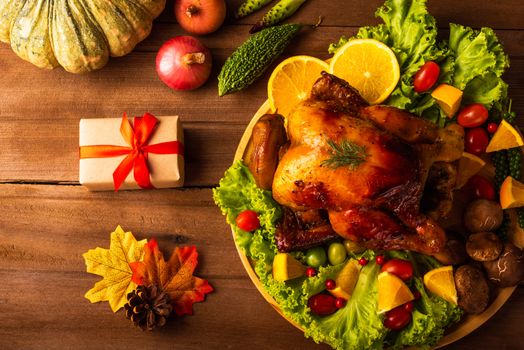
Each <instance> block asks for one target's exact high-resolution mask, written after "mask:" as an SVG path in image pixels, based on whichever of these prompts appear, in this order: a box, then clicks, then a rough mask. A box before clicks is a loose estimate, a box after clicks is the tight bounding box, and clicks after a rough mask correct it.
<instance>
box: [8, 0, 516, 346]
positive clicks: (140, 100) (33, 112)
mask: <svg viewBox="0 0 524 350" xmlns="http://www.w3.org/2000/svg"><path fill="white" fill-rule="evenodd" d="M240 2H241V0H231V1H228V7H229V12H232V11H233V10H234V9H235V8H236V6H238V4H239V3H240ZM382 3H383V1H382V0H369V1H364V0H352V1H348V0H331V1H322V0H310V1H308V2H306V4H305V5H304V6H303V7H302V8H301V9H300V10H299V11H298V12H297V14H296V15H295V16H293V17H292V19H290V20H288V22H301V23H306V24H307V23H309V24H313V23H315V22H316V21H317V19H318V16H319V15H323V17H324V20H323V24H322V26H321V27H319V28H317V29H315V30H306V31H305V32H304V33H302V34H301V35H300V37H298V38H297V40H295V41H294V42H293V44H292V45H290V47H289V48H288V49H287V50H286V51H285V53H284V55H283V57H287V56H291V55H296V54H307V55H314V56H317V57H320V58H327V57H328V54H327V47H328V45H329V43H331V42H333V41H336V40H338V38H339V37H340V36H341V35H348V36H349V35H353V34H354V33H355V32H356V30H357V29H358V27H359V26H362V25H371V24H375V23H378V20H377V19H376V18H374V12H375V9H376V8H377V7H378V6H379V5H381V4H382ZM429 9H430V11H431V13H432V14H433V15H435V17H436V18H437V21H438V26H439V27H440V28H442V30H441V31H440V32H441V35H442V37H445V36H446V35H447V30H446V28H447V24H448V23H449V22H455V23H461V24H464V25H470V26H474V27H481V26H489V27H493V28H494V29H496V32H497V34H498V36H499V37H500V38H501V40H502V41H503V42H504V43H505V48H506V51H507V52H508V53H509V55H510V57H511V61H512V65H511V68H510V70H509V71H508V73H507V75H506V80H507V82H508V83H509V84H510V95H511V96H512V97H513V99H514V109H515V111H516V112H517V113H518V115H519V116H520V117H519V124H520V125H522V126H524V117H522V116H524V21H523V20H522V18H524V2H523V1H512V0H503V1H502V0H501V1H497V2H494V1H490V2H487V1H482V2H479V1H474V0H463V1H456V0H429ZM262 14H263V11H261V12H257V13H256V14H254V15H252V16H249V17H247V18H245V19H243V20H241V21H239V22H234V21H232V20H231V19H228V20H227V23H226V25H225V26H224V27H223V28H222V29H221V30H220V31H219V32H217V33H215V34H212V35H208V36H204V37H201V40H202V41H203V42H204V43H205V44H206V45H207V46H208V47H210V49H211V51H212V53H213V57H214V70H213V73H212V77H211V79H210V80H209V82H208V83H206V85H205V86H204V87H203V88H201V89H199V90H197V91H193V92H173V91H171V90H169V89H168V88H167V87H165V86H164V85H163V84H162V83H161V82H160V81H159V79H158V78H157V76H156V73H155V68H154V61H155V55H156V51H157V50H158V48H159V47H160V45H161V44H162V43H163V42H164V41H165V40H167V39H168V38H170V37H172V36H175V35H181V34H184V32H183V31H182V30H181V29H180V27H179V26H178V25H177V24H176V23H175V21H174V19H173V16H172V1H168V7H167V8H166V11H164V13H163V14H162V15H161V16H160V18H159V19H158V20H157V21H156V23H155V26H154V29H153V33H152V35H151V36H150V37H149V38H148V39H146V40H145V41H143V42H142V43H140V44H139V45H138V47H137V48H136V50H135V52H133V53H131V54H130V55H128V56H126V57H122V58H116V59H111V61H110V63H109V64H108V66H107V67H105V68H104V69H103V70H101V71H98V72H94V73H92V74H86V75H72V74H69V73H66V72H64V71H63V70H61V69H56V70H54V71H45V70H40V69H38V68H36V67H33V66H32V65H30V64H29V63H26V62H24V61H22V60H20V59H19V58H18V57H17V56H16V55H15V54H14V53H13V52H12V51H11V49H10V48H9V46H8V45H6V44H0V208H1V209H2V214H1V215H0V280H1V281H2V283H1V284H0V325H1V327H0V349H2V350H4V349H6V350H11V349H17V350H18V349H24V350H25V349H71V348H74V347H76V348H78V349H97V350H98V349H129V348H137V349H173V348H174V349H223V348H227V349H246V348H253V349H328V347H327V346H324V345H316V344H314V343H313V342H312V341H311V340H308V339H305V338H304V337H303V334H302V333H301V332H299V331H298V330H297V329H295V328H294V327H292V326H291V325H290V324H289V323H287V322H286V321H285V320H284V319H283V318H282V317H280V316H279V315H278V314H277V312H276V311H274V310H273V309H272V307H271V306H270V305H269V304H268V303H266V302H265V301H264V299H263V297H262V296H261V295H260V294H259V293H258V291H257V290H256V289H255V287H254V286H253V284H252V283H251V281H250V280H249V278H248V276H247V274H246V272H245V271H244V269H243V268H242V265H241V262H240V259H239V257H238V255H237V253H236V250H235V246H234V244H233V241H232V238H231V234H230V230H229V227H228V226H227V225H226V223H225V220H224V218H223V217H222V216H221V215H220V212H219V210H218V209H217V208H216V207H215V205H214V204H213V201H212V197H211V189H210V187H211V186H213V185H215V184H217V182H218V179H219V178H220V177H221V176H222V174H223V172H224V170H225V169H226V168H227V167H228V166H229V165H230V163H231V160H232V159H233V155H234V152H235V149H236V146H237V144H238V141H239V140H240V137H241V135H242V132H243V130H244V128H245V126H246V125H247V122H248V121H249V120H250V119H251V117H252V116H253V114H254V113H255V111H256V110H257V109H258V107H259V106H260V104H262V103H263V102H264V100H265V99H266V90H265V87H266V83H267V79H268V77H269V73H266V74H265V75H264V76H263V77H262V78H261V79H260V80H259V81H258V82H256V83H255V84H253V86H251V87H249V88H247V89H246V90H245V91H243V92H242V93H238V94H233V95H230V96H225V97H223V98H219V97H218V95H217V88H216V84H217V81H216V76H217V74H218V71H219V69H220V67H221V65H222V64H223V62H224V61H225V59H226V58H227V57H228V56H229V54H230V53H231V52H232V51H233V50H234V48H236V47H237V46H238V45H240V44H241V43H242V42H243V41H244V40H245V39H246V38H247V36H248V30H249V28H250V26H251V25H252V24H253V23H254V22H256V21H257V20H258V19H259V18H260V17H261V16H262ZM124 111H126V112H128V113H129V114H131V115H138V114H142V113H144V112H145V111H149V112H151V113H153V114H156V115H172V114H179V115H180V116H181V118H182V120H183V122H184V129H185V141H186V148H187V157H186V165H187V169H186V170H187V177H186V179H187V182H186V184H187V188H184V189H175V190H156V191H128V192H119V193H112V192H101V193H90V192H88V191H86V190H85V189H83V188H82V187H80V186H78V185H77V184H78V158H77V157H78V156H77V152H78V151H77V144H78V121H79V119H80V118H93V117H119V116H120V115H121V114H122V112H124ZM24 182H28V183H30V184H24ZM118 224H121V225H122V226H123V227H124V228H125V229H126V230H131V231H133V232H134V233H135V234H136V236H137V237H138V238H146V237H148V238H149V237H156V238H157V239H158V240H159V242H160V244H161V246H162V247H163V248H164V250H165V253H169V252H170V251H171V250H172V249H173V247H174V246H175V245H183V244H194V245H196V246H197V247H198V250H199V253H200V264H199V267H198V270H197V275H199V276H202V277H204V278H207V279H209V280H210V282H211V284H212V285H213V286H214V287H215V290H216V291H215V293H213V294H211V295H209V296H208V298H207V301H206V302H205V303H201V304H196V305H195V307H194V309H195V315H194V316H187V317H184V318H180V319H175V320H174V321H173V322H171V323H169V325H168V326H167V327H166V328H165V329H162V330H160V331H159V332H155V333H143V332H141V331H139V330H137V329H135V328H134V327H133V326H132V325H131V323H130V322H129V321H127V320H125V319H124V315H123V314H122V313H121V312H120V313H118V314H116V315H114V314H113V313H112V312H111V310H110V308H109V306H108V305H107V304H106V303H99V304H90V303H89V301H88V300H87V299H85V298H84V297H83V295H84V293H85V292H86V291H87V290H88V289H89V288H90V287H91V286H92V285H93V284H94V283H95V282H96V281H98V280H99V279H100V278H99V277H98V276H95V275H90V274H87V273H86V272H85V265H84V262H83V259H82V256H81V254H82V253H84V252H86V251H87V250H88V249H90V248H94V247H96V246H104V247H107V246H108V244H109V232H111V231H112V230H113V229H114V228H115V227H116V225H118ZM523 322H524V288H523V287H522V286H521V287H519V288H518V289H517V291H516V292H515V294H514V295H513V296H512V298H511V299H510V302H508V303H507V304H506V305H505V306H503V308H502V309H501V310H500V311H499V312H498V313H497V314H496V315H495V316H494V317H493V318H492V319H490V320H489V321H488V322H487V323H486V324H485V325H484V326H482V327H481V328H480V329H479V330H477V331H476V332H474V333H473V334H471V335H469V336H467V337H466V338H464V339H463V340H461V341H459V342H457V343H455V344H453V345H451V346H449V347H447V349H457V350H458V349H465V350H477V349H522V348H523V346H522V344H523V343H524V333H523V332H522V330H521V328H522V326H521V325H522V324H523Z"/></svg>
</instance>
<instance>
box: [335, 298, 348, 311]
mask: <svg viewBox="0 0 524 350" xmlns="http://www.w3.org/2000/svg"><path fill="white" fill-rule="evenodd" d="M335 306H336V307H337V309H342V308H343V307H344V306H346V299H344V298H337V299H336V300H335Z"/></svg>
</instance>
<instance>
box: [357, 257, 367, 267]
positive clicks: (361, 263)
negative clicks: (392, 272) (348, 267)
mask: <svg viewBox="0 0 524 350" xmlns="http://www.w3.org/2000/svg"><path fill="white" fill-rule="evenodd" d="M358 263H359V264H360V266H366V265H367V264H368V259H366V258H360V259H358Z"/></svg>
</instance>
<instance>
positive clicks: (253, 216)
mask: <svg viewBox="0 0 524 350" xmlns="http://www.w3.org/2000/svg"><path fill="white" fill-rule="evenodd" d="M236 224H237V226H238V228H240V229H241V230H243V231H247V232H252V231H255V230H256V229H257V228H259V227H260V221H259V220H258V214H257V213H256V212H254V211H253V210H244V211H243V212H241V213H240V214H238V216H237V219H236Z"/></svg>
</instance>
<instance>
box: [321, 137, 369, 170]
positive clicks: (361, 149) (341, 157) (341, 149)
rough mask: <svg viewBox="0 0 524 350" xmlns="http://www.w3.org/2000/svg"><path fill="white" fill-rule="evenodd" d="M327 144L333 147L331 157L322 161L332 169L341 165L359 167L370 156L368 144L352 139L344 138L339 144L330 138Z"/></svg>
mask: <svg viewBox="0 0 524 350" xmlns="http://www.w3.org/2000/svg"><path fill="white" fill-rule="evenodd" d="M327 144H328V145H329V147H331V158H328V159H326V160H324V161H323V162H322V165H325V166H327V167H329V168H331V169H336V168H339V167H341V166H349V167H350V168H352V169H355V168H357V167H358V166H359V165H360V164H361V163H362V162H364V161H365V160H366V158H367V156H368V154H367V150H366V146H361V145H358V144H356V143H354V142H352V141H348V140H343V141H342V142H340V143H339V144H337V143H335V142H334V141H333V140H328V141H327Z"/></svg>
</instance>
